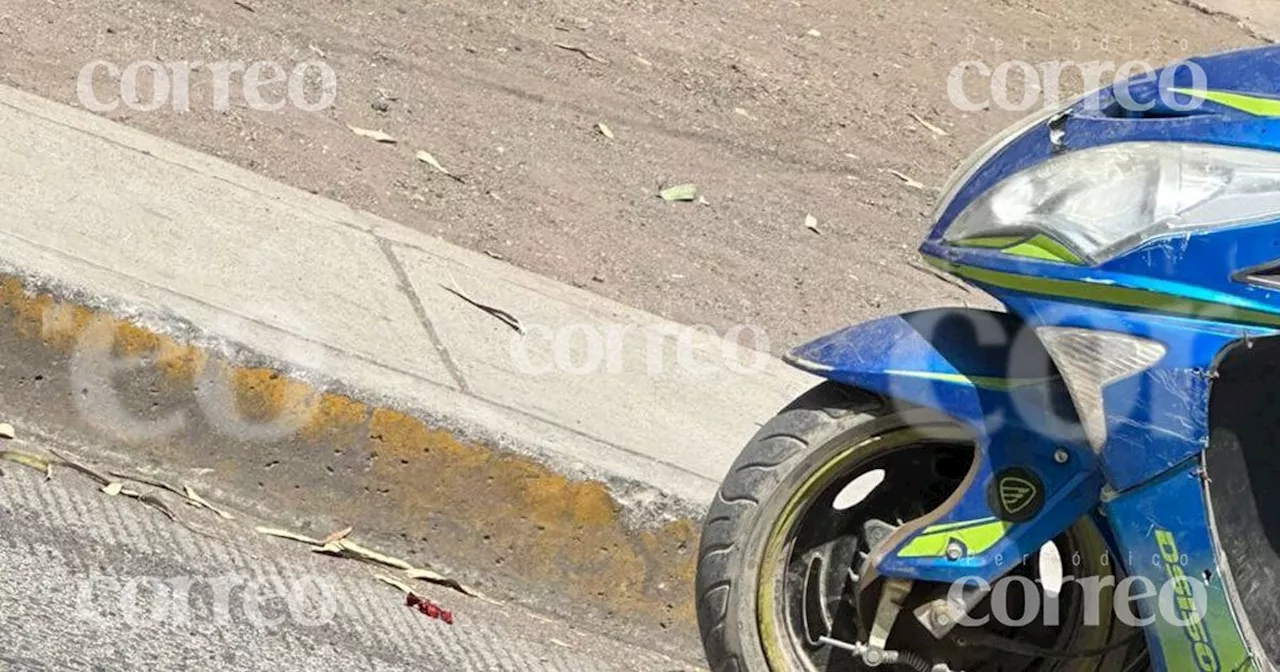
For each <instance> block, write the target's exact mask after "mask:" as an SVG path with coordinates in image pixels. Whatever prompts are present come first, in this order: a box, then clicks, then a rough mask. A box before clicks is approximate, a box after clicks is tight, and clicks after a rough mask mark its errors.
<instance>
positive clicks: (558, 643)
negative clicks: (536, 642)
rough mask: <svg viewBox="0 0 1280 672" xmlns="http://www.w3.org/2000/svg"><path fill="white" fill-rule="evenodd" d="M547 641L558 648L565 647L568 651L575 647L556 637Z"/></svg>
mask: <svg viewBox="0 0 1280 672" xmlns="http://www.w3.org/2000/svg"><path fill="white" fill-rule="evenodd" d="M547 641H549V642H551V643H552V644H555V645H556V646H563V647H564V648H566V649H572V648H573V645H572V644H570V643H568V642H565V641H562V640H559V639H556V638H555V637H552V638H550V639H548V640H547Z"/></svg>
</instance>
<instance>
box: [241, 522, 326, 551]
mask: <svg viewBox="0 0 1280 672" xmlns="http://www.w3.org/2000/svg"><path fill="white" fill-rule="evenodd" d="M253 530H254V531H255V532H257V533H258V534H265V535H267V536H270V537H279V538H281V539H289V540H292V541H300V542H302V543H304V544H311V545H312V546H323V545H324V544H322V543H320V540H319V539H312V538H311V537H308V536H306V535H305V534H298V533H297V532H290V531H289V530H281V529H278V528H274V527H262V526H258V527H255V528H253Z"/></svg>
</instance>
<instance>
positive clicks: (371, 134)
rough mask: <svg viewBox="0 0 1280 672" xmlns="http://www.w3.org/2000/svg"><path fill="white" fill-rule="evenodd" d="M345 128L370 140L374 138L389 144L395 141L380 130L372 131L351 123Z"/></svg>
mask: <svg viewBox="0 0 1280 672" xmlns="http://www.w3.org/2000/svg"><path fill="white" fill-rule="evenodd" d="M347 128H349V129H351V132H352V133H355V134H356V135H358V136H360V137H362V138H369V139H371V140H376V141H378V142H385V143H387V144H391V145H393V144H395V143H396V139H395V138H393V137H391V136H389V135H387V134H386V133H383V132H382V131H372V130H369V129H367V128H357V127H355V126H352V125H351V124H347Z"/></svg>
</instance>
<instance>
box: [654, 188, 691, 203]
mask: <svg viewBox="0 0 1280 672" xmlns="http://www.w3.org/2000/svg"><path fill="white" fill-rule="evenodd" d="M658 196H660V197H661V198H662V200H664V201H692V200H694V199H696V198H697V197H698V187H697V185H694V184H677V185H676V186H674V187H667V188H666V189H663V190H662V191H660V192H658Z"/></svg>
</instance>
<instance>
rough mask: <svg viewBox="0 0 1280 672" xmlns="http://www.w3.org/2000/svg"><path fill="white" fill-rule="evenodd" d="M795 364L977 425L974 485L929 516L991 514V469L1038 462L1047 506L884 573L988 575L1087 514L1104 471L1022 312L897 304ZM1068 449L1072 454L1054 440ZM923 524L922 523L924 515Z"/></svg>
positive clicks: (796, 355) (886, 561) (807, 350)
mask: <svg viewBox="0 0 1280 672" xmlns="http://www.w3.org/2000/svg"><path fill="white" fill-rule="evenodd" d="M787 359H788V361H790V362H792V363H793V364H794V365H796V366H798V367H800V368H804V369H806V370H809V371H813V372H815V373H819V374H820V375H823V376H825V377H827V378H830V379H832V380H836V381H840V382H842V383H846V384H848V385H852V386H855V387H859V388H862V389H867V390H871V391H874V392H878V393H881V394H883V395H885V396H886V397H888V398H890V399H892V400H894V401H896V402H899V403H904V404H909V405H915V406H924V407H928V408H933V409H940V410H944V411H945V412H947V413H948V414H950V415H952V416H953V417H955V418H957V419H960V420H962V421H964V422H965V423H966V424H968V425H969V426H970V427H971V428H972V429H973V432H974V437H975V442H976V444H977V448H978V453H979V455H980V456H981V459H980V460H978V462H977V464H976V467H975V471H974V477H973V479H972V483H973V488H972V491H971V492H970V496H966V497H964V498H962V499H961V500H959V501H958V502H957V504H956V505H955V506H954V507H952V508H950V509H949V510H947V511H946V512H944V513H943V515H941V516H938V517H936V518H933V519H930V520H928V525H929V526H942V525H948V524H958V523H965V522H970V521H982V520H987V519H991V518H993V516H994V515H995V512H994V511H993V510H992V508H991V505H990V503H989V501H988V498H987V494H986V492H987V487H988V485H989V483H990V481H991V480H992V476H993V474H995V473H998V472H999V471H1000V470H1001V469H1002V468H1004V467H1006V466H1011V465H1017V466H1019V467H1022V468H1026V469H1029V470H1031V471H1032V472H1033V473H1035V474H1036V475H1037V476H1038V477H1039V478H1040V480H1041V481H1042V483H1043V486H1044V491H1045V500H1046V504H1045V509H1044V510H1045V513H1044V515H1042V516H1039V517H1038V518H1036V519H1035V520H1032V521H1029V522H1027V523H1025V524H1022V525H1017V526H1014V527H1012V528H1011V529H1010V530H1009V531H1008V533H1007V534H1004V535H1003V536H1002V538H1001V539H1000V540H999V541H998V542H997V543H996V544H994V545H993V546H991V547H990V548H985V549H970V550H972V551H973V552H970V553H966V554H965V556H964V557H963V558H959V559H956V560H952V561H948V562H945V563H939V562H938V559H937V558H936V557H901V556H899V555H892V554H886V555H885V556H884V557H883V558H881V559H880V560H879V568H880V571H881V573H884V574H888V575H893V576H902V577H910V578H928V579H930V580H935V581H944V580H945V581H955V580H958V579H960V578H963V577H966V576H980V577H983V578H985V579H988V580H991V579H995V578H996V577H998V576H1000V575H1002V574H1004V573H1005V572H1006V571H1008V570H1009V569H1010V568H1011V567H1013V566H1015V565H1016V564H1017V562H1018V561H1019V559H1021V558H1023V557H1026V556H1028V555H1030V554H1033V553H1035V552H1036V551H1037V550H1039V548H1040V547H1041V545H1043V544H1044V543H1045V542H1046V541H1048V540H1049V539H1051V538H1053V537H1054V536H1055V535H1057V534H1058V533H1060V532H1061V531H1062V530H1064V529H1066V527H1068V526H1069V525H1070V524H1071V523H1072V522H1074V521H1075V520H1076V519H1078V518H1079V517H1080V516H1082V515H1085V514H1087V513H1088V512H1089V511H1090V510H1091V509H1092V508H1093V507H1094V506H1095V505H1096V502H1097V497H1098V492H1099V490H1100V489H1101V487H1102V477H1101V474H1100V471H1099V469H1098V467H1097V457H1096V456H1095V455H1094V454H1093V452H1092V451H1090V450H1089V448H1088V446H1087V445H1086V444H1085V441H1084V438H1083V436H1082V434H1081V430H1080V426H1079V424H1078V422H1077V421H1076V418H1075V411H1074V410H1073V408H1072V407H1071V402H1070V397H1069V396H1068V394H1067V392H1066V389H1065V387H1064V386H1063V384H1062V381H1061V379H1060V378H1059V377H1058V375H1057V372H1056V371H1055V370H1054V367H1053V363H1052V362H1051V361H1050V359H1049V357H1048V355H1047V353H1045V351H1044V348H1043V347H1042V346H1041V345H1040V343H1039V341H1038V340H1036V338H1035V336H1034V334H1033V333H1032V332H1031V331H1029V330H1027V329H1026V328H1025V325H1024V324H1023V322H1022V321H1021V320H1020V319H1018V318H1017V317H1016V316H1015V315H1012V314H1008V313H996V312H989V311H982V310H969V309H944V310H929V311H920V312H916V313H908V314H906V315H895V316H893V317H887V318H883V319H880V320H874V321H871V322H867V323H865V324H862V325H859V326H856V327H850V328H848V329H844V330H841V331H838V332H836V333H834V334H831V335H829V336H825V337H823V338H820V339H818V340H816V341H813V342H811V343H808V344H805V345H803V346H801V347H799V348H796V349H795V350H793V351H792V352H791V353H789V354H788V355H787ZM1058 448H1061V449H1062V450H1065V451H1067V452H1068V454H1069V456H1070V459H1068V460H1067V461H1066V462H1065V463H1062V462H1060V461H1059V459H1055V450H1056V449H1058ZM921 526H922V527H923V524H921Z"/></svg>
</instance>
